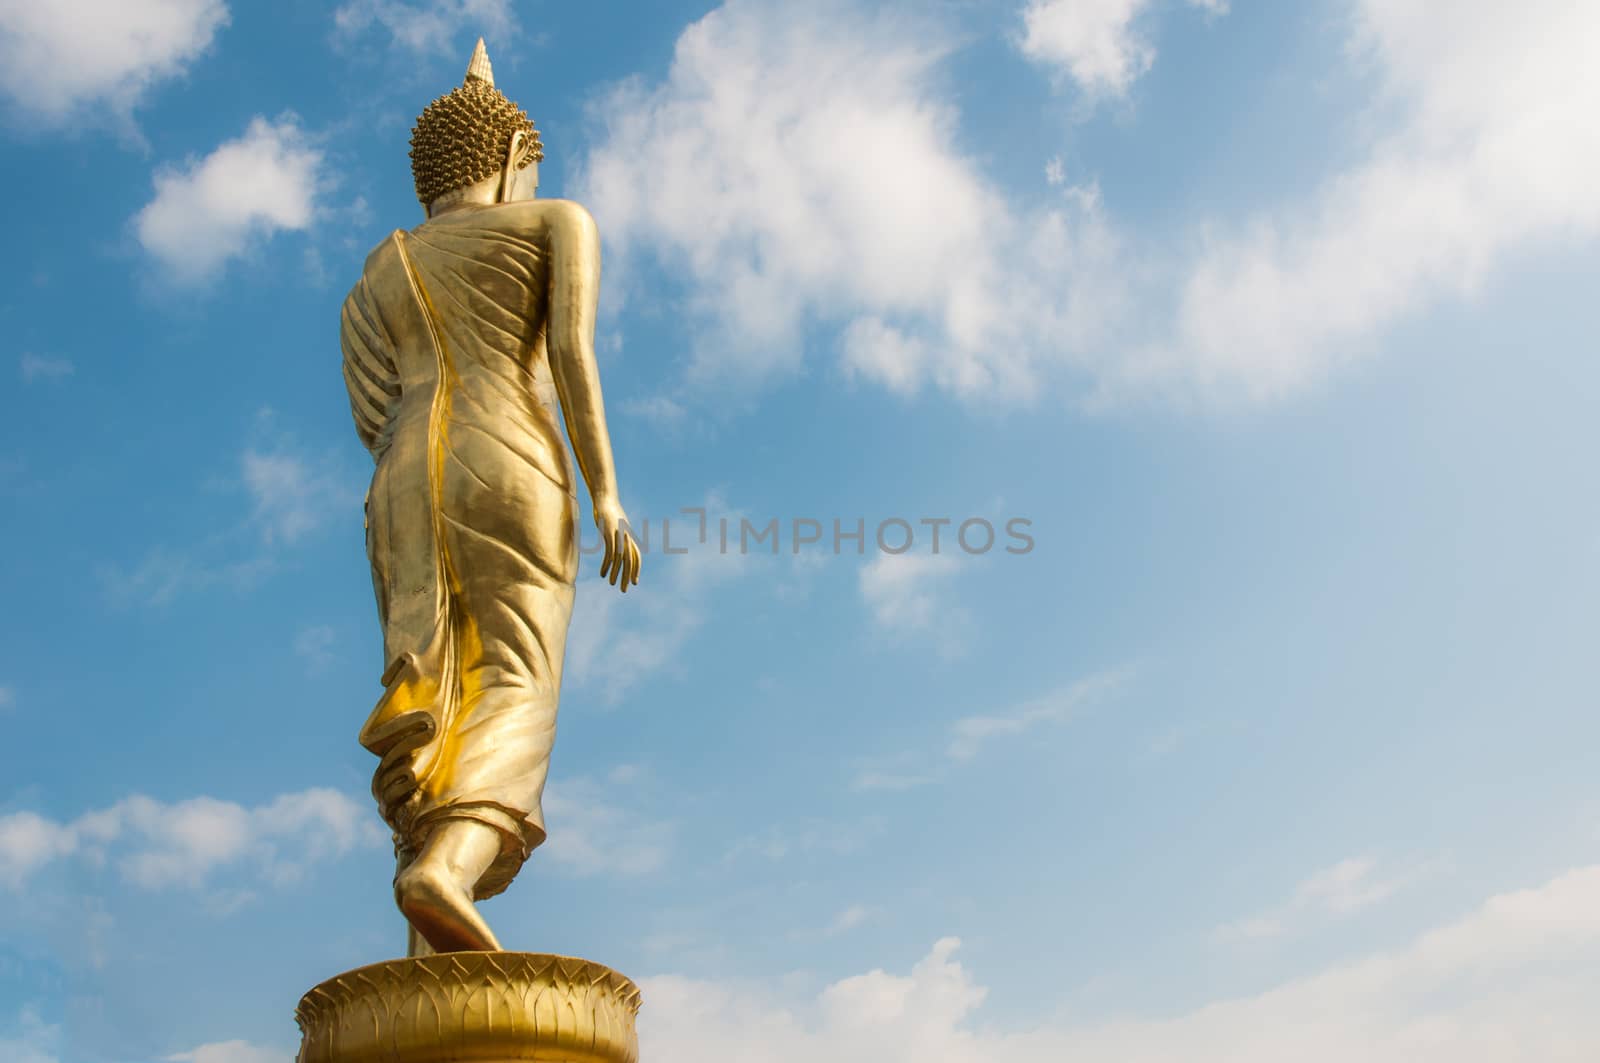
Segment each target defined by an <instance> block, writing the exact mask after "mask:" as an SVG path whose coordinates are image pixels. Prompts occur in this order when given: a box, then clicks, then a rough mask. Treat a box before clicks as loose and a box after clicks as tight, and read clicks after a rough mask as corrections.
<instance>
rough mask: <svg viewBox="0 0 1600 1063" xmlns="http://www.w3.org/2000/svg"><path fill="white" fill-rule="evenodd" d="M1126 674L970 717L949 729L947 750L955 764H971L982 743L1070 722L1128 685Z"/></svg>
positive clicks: (1111, 674) (1096, 678)
mask: <svg viewBox="0 0 1600 1063" xmlns="http://www.w3.org/2000/svg"><path fill="white" fill-rule="evenodd" d="M1127 679H1128V676H1127V674H1126V673H1123V672H1101V673H1099V674H1097V675H1092V676H1089V677H1088V678H1087V679H1080V680H1078V681H1077V682H1075V683H1072V684H1071V685H1069V686H1066V687H1063V688H1061V689H1060V690H1053V691H1051V692H1050V693H1048V694H1045V695H1043V696H1042V697H1037V698H1034V699H1033V700H1031V701H1028V702H1025V703H1023V704H1021V705H1018V706H1016V707H1015V708H1012V709H1009V710H1007V711H1005V712H1000V713H995V714H992V715H978V716H967V717H965V718H963V719H960V720H957V721H956V722H955V724H953V725H952V726H951V728H950V745H949V748H948V750H947V752H948V754H949V756H950V758H951V759H952V760H970V759H971V758H972V757H974V756H976V755H977V753H978V750H979V749H980V748H981V747H982V745H983V743H985V742H987V741H989V740H991V739H993V738H997V737H1000V736H1008V735H1019V734H1025V733H1027V732H1028V731H1031V730H1033V729H1034V728H1036V727H1039V726H1042V725H1044V724H1047V723H1059V722H1061V721H1063V720H1066V719H1069V718H1070V717H1071V716H1072V715H1073V714H1074V713H1076V712H1078V711H1079V710H1080V709H1082V708H1083V707H1084V706H1086V705H1089V704H1092V703H1093V702H1094V701H1096V700H1098V699H1100V698H1103V697H1105V696H1106V695H1107V694H1109V693H1111V692H1112V691H1114V690H1116V689H1117V688H1119V687H1121V686H1122V685H1123V684H1124V683H1126V682H1127Z"/></svg>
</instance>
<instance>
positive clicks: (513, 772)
mask: <svg viewBox="0 0 1600 1063" xmlns="http://www.w3.org/2000/svg"><path fill="white" fill-rule="evenodd" d="M501 209H504V208H497V207H474V208H467V209H462V210H457V211H452V212H450V213H448V214H445V215H442V216H440V217H438V218H434V219H431V220H429V221H427V222H425V223H424V224H422V225H421V226H419V227H417V228H416V229H414V230H412V231H411V232H409V233H408V232H401V231H397V232H395V233H393V234H392V235H391V236H390V237H389V238H388V239H386V240H385V241H384V242H383V243H381V244H380V245H379V246H378V247H377V248H375V249H374V250H373V252H372V253H371V255H369V256H368V258H367V263H366V268H365V270H364V272H363V275H362V278H361V280H360V282H359V283H358V284H357V285H356V286H355V288H354V289H352V291H351V292H350V295H349V297H348V298H347V299H346V300H345V304H344V310H343V315H342V322H341V330H340V338H341V346H342V348H343V352H344V377H345V383H346V386H347V387H348V389H349V393H350V404H351V409H352V412H353V413H354V416H355V422H356V429H357V432H358V434H359V435H360V437H361V440H362V442H363V443H364V444H365V445H366V446H367V448H368V449H369V450H370V451H371V452H372V456H373V458H374V460H375V461H376V469H375V471H374V473H373V477H372V485H371V488H370V490H369V492H368V495H367V503H366V517H367V552H368V556H369V558H370V560H371V562H372V578H373V586H374V589H375V591H376V593H377V599H378V614H379V618H380V620H381V622H382V625H383V641H384V659H385V668H384V672H383V684H384V687H385V690H384V693H383V695H382V697H381V698H380V699H379V701H378V703H377V705H376V707H375V708H374V709H373V711H372V713H371V715H370V716H369V718H368V719H367V721H366V724H365V726H364V727H363V728H362V730H361V743H362V745H364V746H366V748H367V749H369V750H370V751H371V752H373V753H374V754H376V755H377V756H378V757H379V764H378V768H377V771H376V772H375V774H374V776H373V784H372V789H373V794H374V796H376V797H377V799H378V805H379V808H380V809H381V810H382V812H383V815H384V818H385V819H386V820H387V821H388V823H389V825H390V826H391V827H392V828H393V830H394V835H395V845H396V852H397V856H398V858H399V860H400V861H401V862H402V863H404V862H406V861H408V860H409V859H410V858H411V857H413V856H414V855H415V853H416V852H417V851H418V850H419V849H420V848H421V846H422V844H423V843H424V842H425V841H426V840H427V836H428V833H429V831H431V830H432V829H433V828H434V827H435V826H436V825H437V824H438V823H439V822H441V821H442V820H444V819H447V818H450V817H466V818H471V819H475V820H478V821H480V822H483V823H486V824H488V825H490V826H491V827H493V828H495V829H496V830H497V831H498V832H499V833H500V835H501V839H502V847H501V853H500V856H499V858H498V859H497V860H496V861H495V862H494V864H493V865H492V866H491V867H490V869H489V870H488V872H486V873H485V875H484V876H483V878H482V880H481V881H480V882H479V883H478V887H477V895H478V896H479V897H480V898H482V897H488V896H492V895H493V894H495V893H498V892H499V891H500V890H502V889H504V888H505V886H506V885H507V884H509V883H510V881H511V879H512V877H513V876H515V874H516V873H517V870H518V869H519V868H520V867H521V865H522V862H523V861H524V860H525V859H526V858H527V856H528V854H529V853H530V852H531V851H532V850H533V848H534V847H535V846H537V845H538V844H539V843H540V842H542V841H543V840H544V837H545V830H544V818H543V814H542V811H541V807H540V798H541V795H542V793H543V790H544V784H545V777H546V774H547V772H548V769H549V758H550V751H551V747H552V745H553V744H554V741H555V724H556V704H557V696H558V694H559V690H560V685H561V664H562V657H563V654H564V648H565V644H566V633H567V624H568V620H569V619H570V616H571V610H572V599H573V586H574V581H575V579H576V576H577V566H578V544H577V537H576V535H577V533H576V527H577V525H576V517H577V499H576V494H575V486H574V485H575V478H574V474H573V469H572V463H571V460H570V458H569V457H568V455H567V450H566V446H565V444H564V442H563V439H562V435H561V432H560V429H559V427H558V424H559V416H558V413H559V400H558V399H557V396H556V391H555V386H554V383H553V381H552V378H551V373H550V368H549V365H548V361H547V359H546V357H545V341H544V321H545V314H546V310H547V308H548V305H549V276H548V274H549V267H548V261H547V260H546V258H545V256H544V255H543V254H542V252H541V249H540V248H539V247H538V246H537V245H536V244H535V243H534V242H532V241H531V240H530V239H529V238H527V237H526V236H521V235H518V234H517V233H516V232H515V231H514V230H512V231H502V229H497V228H496V227H495V224H494V222H495V212H496V211H497V210H501ZM508 228H509V227H508Z"/></svg>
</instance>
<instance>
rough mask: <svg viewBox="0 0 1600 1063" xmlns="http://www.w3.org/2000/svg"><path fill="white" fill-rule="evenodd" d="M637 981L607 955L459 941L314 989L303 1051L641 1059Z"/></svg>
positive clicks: (564, 1062)
mask: <svg viewBox="0 0 1600 1063" xmlns="http://www.w3.org/2000/svg"><path fill="white" fill-rule="evenodd" d="M638 1010H639V990H638V989H637V988H636V987H635V986H634V984H633V983H632V982H630V981H629V980H628V979H626V978H624V977H623V976H622V975H620V974H618V973H617V972H616V971H613V970H611V969H610V968H609V967H602V966H601V965H600V964H598V963H590V962H589V961H587V960H577V959H569V958H567V957H562V956H546V955H540V954H537V953H527V952H457V953H443V954H440V955H436V956H427V957H422V958H413V959H406V960H392V961H390V962H388V963H377V964H373V965H372V966H370V967H362V968H359V969H358V970H354V971H348V972H346V973H344V974H341V975H339V976H338V977H337V978H331V979H329V980H328V981H326V982H324V983H322V984H321V985H319V986H317V987H316V988H315V989H313V990H311V991H310V992H309V993H307V994H306V995H305V996H304V997H303V998H301V1001H300V1007H299V1008H298V1009H297V1010H296V1012H295V1019H296V1020H297V1021H298V1022H299V1023H300V1029H301V1031H302V1034H303V1040H302V1041H301V1046H300V1057H299V1063H443V1061H445V1060H451V1061H458V1063H511V1061H513V1060H516V1061H522V1060H536V1061H539V1063H635V1061H636V1060H638V1058H639V1044H638V1037H637V1035H636V1033H635V1031H634V1016H635V1014H636V1013H637V1012H638Z"/></svg>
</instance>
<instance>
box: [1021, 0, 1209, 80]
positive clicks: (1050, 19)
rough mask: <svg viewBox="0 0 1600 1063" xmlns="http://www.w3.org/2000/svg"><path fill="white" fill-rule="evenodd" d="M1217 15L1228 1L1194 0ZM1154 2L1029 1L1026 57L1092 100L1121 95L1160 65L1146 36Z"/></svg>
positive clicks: (1025, 16) (1024, 15)
mask: <svg viewBox="0 0 1600 1063" xmlns="http://www.w3.org/2000/svg"><path fill="white" fill-rule="evenodd" d="M1189 3H1190V4H1191V5H1192V6H1194V7H1200V8H1204V9H1205V10H1207V11H1209V12H1210V13H1212V14H1214V15H1220V14H1224V13H1226V12H1227V10H1228V5H1227V2H1226V0H1189ZM1150 6H1151V5H1150V0H1028V3H1027V4H1026V5H1025V6H1024V7H1023V9H1022V24H1023V36H1022V40H1021V41H1020V42H1019V43H1018V47H1019V48H1020V49H1021V50H1022V54H1023V55H1025V56H1027V57H1028V58H1029V59H1032V60H1033V61H1035V62H1037V63H1043V64H1045V65H1048V66H1052V67H1055V68H1057V69H1059V70H1060V71H1061V72H1062V73H1063V74H1065V75H1067V76H1068V77H1070V78H1071V79H1072V80H1073V81H1074V82H1076V83H1077V85H1078V87H1079V88H1081V89H1082V90H1083V91H1084V92H1085V93H1088V94H1089V95H1092V96H1100V95H1106V96H1120V95H1122V94H1123V93H1125V92H1127V91H1128V87H1129V86H1130V85H1132V84H1133V82H1134V81H1135V80H1136V79H1137V78H1138V77H1139V76H1140V75H1141V74H1143V73H1145V72H1146V71H1147V70H1149V69H1150V65H1151V64H1152V63H1154V62H1155V58H1156V49H1155V46H1154V45H1153V44H1151V43H1150V41H1149V38H1148V37H1147V36H1146V34H1144V33H1143V32H1141V28H1140V25H1139V23H1140V21H1141V19H1142V18H1143V17H1145V16H1146V14H1147V10H1148V9H1149V7H1150Z"/></svg>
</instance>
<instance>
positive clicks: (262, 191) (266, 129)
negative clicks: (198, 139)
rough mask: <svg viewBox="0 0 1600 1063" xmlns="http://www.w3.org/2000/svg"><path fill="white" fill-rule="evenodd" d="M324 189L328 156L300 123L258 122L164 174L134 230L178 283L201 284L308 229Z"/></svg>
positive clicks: (158, 177) (157, 177) (159, 173)
mask: <svg viewBox="0 0 1600 1063" xmlns="http://www.w3.org/2000/svg"><path fill="white" fill-rule="evenodd" d="M321 183H322V153H321V151H319V150H318V149H317V148H315V147H313V146H312V145H311V143H310V142H309V140H308V139H307V138H306V135H305V134H304V132H302V131H301V129H300V127H299V125H298V124H297V123H296V121H295V120H294V119H293V118H282V119H279V120H277V121H274V122H269V121H267V120H266V119H265V118H256V119H254V120H252V121H251V123H250V126H249V128H248V129H247V130H245V133H244V135H243V136H241V137H239V138H238V139H236V140H229V141H226V142H225V143H223V144H220V145H218V147H217V148H216V150H215V151H213V152H211V154H209V155H207V156H206V157H205V158H203V159H190V160H189V161H188V162H187V163H185V164H184V165H183V166H181V167H168V168H165V169H162V170H159V171H157V173H156V175H155V191H156V194H155V198H154V199H153V200H151V201H150V202H149V203H148V204H146V205H145V207H144V208H143V209H142V210H140V211H139V213H138V214H137V215H136V216H135V217H134V219H133V225H134V230H135V232H136V234H137V236H138V238H139V243H140V244H141V245H142V246H143V247H144V249H145V251H146V252H148V253H149V254H150V255H152V256H153V257H154V258H155V259H156V260H157V261H159V262H160V263H161V264H162V265H163V266H165V267H166V269H167V271H168V273H169V274H170V276H171V277H172V278H173V279H174V280H175V281H177V282H178V283H180V284H196V283H200V282H203V281H206V280H209V279H211V278H212V277H215V276H216V275H217V274H218V273H219V272H220V271H221V270H222V267H223V266H224V265H225V264H226V263H227V262H228V260H229V259H232V258H237V257H238V256H240V255H243V254H244V253H245V252H247V251H248V250H250V248H251V247H252V246H253V245H254V244H255V243H257V242H258V241H261V240H264V239H266V238H267V237H270V236H272V235H273V234H274V233H277V232H282V231H286V230H287V231H303V230H305V229H307V228H309V227H310V226H311V223H312V221H313V219H314V218H315V216H316V209H317V195H318V192H319V188H320V186H321Z"/></svg>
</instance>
